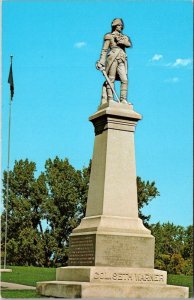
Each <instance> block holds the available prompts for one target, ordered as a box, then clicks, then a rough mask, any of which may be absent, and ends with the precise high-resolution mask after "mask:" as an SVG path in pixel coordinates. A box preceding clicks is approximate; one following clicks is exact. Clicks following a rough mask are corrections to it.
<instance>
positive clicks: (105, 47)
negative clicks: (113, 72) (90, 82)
mask: <svg viewBox="0 0 194 300" xmlns="http://www.w3.org/2000/svg"><path fill="white" fill-rule="evenodd" d="M111 38H112V36H111V34H105V36H104V43H103V46H102V51H101V54H100V59H99V60H98V61H97V63H96V68H97V69H98V70H102V69H105V64H106V57H107V53H108V50H109V47H110V40H111Z"/></svg>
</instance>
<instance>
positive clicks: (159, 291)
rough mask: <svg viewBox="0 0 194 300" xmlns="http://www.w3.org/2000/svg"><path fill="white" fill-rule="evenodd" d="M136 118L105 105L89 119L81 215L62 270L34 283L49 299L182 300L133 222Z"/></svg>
mask: <svg viewBox="0 0 194 300" xmlns="http://www.w3.org/2000/svg"><path fill="white" fill-rule="evenodd" d="M139 120H141V115H140V114H138V113H136V112H135V111H134V110H133V107H132V105H130V104H120V103H117V102H114V101H111V102H109V103H107V104H104V105H101V106H100V107H99V110H98V111H97V112H96V113H95V114H94V115H92V116H91V117H90V121H91V122H92V123H93V125H94V128H95V142H94V152H93V158H92V168H91V175H90V185H89V192H88V200H87V209H86V216H85V218H83V219H82V221H81V223H80V225H79V226H78V227H77V228H75V229H74V230H73V232H72V234H71V236H70V250H69V261H68V265H69V266H68V267H64V268H59V269H57V275H56V281H54V282H40V283H37V290H38V291H39V293H40V294H42V295H46V296H53V297H69V298H77V297H80V298H81V297H82V298H83V297H86V298H87V297H89V298H97V297H105V298H106V297H111V298H114V297H117V298H118V297H119V298H146V297H148V298H153V297H160V298H161V297H163V298H168V297H169V298H170V297H174V298H187V297H188V288H186V287H177V286H169V285H167V284H166V272H164V271H160V270H155V269H154V243H155V239H154V237H153V236H152V235H151V233H150V230H148V229H147V228H145V227H144V225H143V223H142V220H141V219H139V218H138V203H137V186H136V163H135V146H134V132H135V127H136V125H137V122H138V121H139Z"/></svg>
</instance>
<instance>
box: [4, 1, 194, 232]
mask: <svg viewBox="0 0 194 300" xmlns="http://www.w3.org/2000/svg"><path fill="white" fill-rule="evenodd" d="M115 17H119V18H122V19H123V20H124V23H125V28H124V33H125V34H127V35H128V36H130V38H131V40H132V42H133V48H132V49H128V50H127V54H128V62H129V70H128V73H129V100H130V102H132V103H133V105H134V109H135V110H136V111H137V112H139V113H141V114H142V115H143V120H142V121H140V122H139V123H138V126H137V129H136V134H135V142H136V163H137V175H139V176H141V177H142V179H144V180H150V181H153V180H154V181H155V182H156V186H157V187H158V190H159V191H160V194H161V196H160V197H158V198H157V199H155V200H153V201H152V202H151V203H150V205H149V206H148V207H146V208H145V210H144V211H145V213H149V214H151V216H152V218H151V222H152V223H155V222H167V221H170V222H173V223H175V224H179V225H183V226H187V225H189V224H191V223H192V2H191V1H178V0H177V1H167V0H166V1H165V0H162V1H159V0H158V1H157V0H156V1H149V0H144V1H127V0H126V1H125V0H123V1H119V0H115V1H113V0H109V1H95V0H94V1H86V0H82V1H72V0H71V1H16V0H15V1H4V2H3V3H2V36H3V37H2V42H3V43H2V87H3V90H2V105H1V107H2V120H3V121H2V138H3V145H2V151H3V155H2V169H5V168H6V165H7V131H8V109H9V85H8V83H7V78H8V73H9V65H10V55H11V54H12V55H13V74H14V83H15V95H14V100H13V104H12V129H11V168H12V167H13V164H14V161H15V160H18V159H25V158H28V159H29V160H32V161H34V162H36V164H37V172H40V171H42V170H44V163H45V161H46V159H48V158H54V157H55V156H56V155H58V156H59V157H60V158H65V157H68V158H69V160H70V162H71V163H72V165H73V166H74V167H75V168H82V167H83V166H84V165H85V166H87V165H88V162H89V159H90V158H91V157H92V152H93V142H94V132H93V127H92V124H91V123H90V122H89V121H88V117H89V116H90V115H92V114H93V113H94V112H95V111H96V110H97V107H98V105H99V102H100V96H101V86H102V83H103V77H102V74H101V73H100V72H99V71H97V70H96V69H95V63H96V61H97V60H98V59H99V55H100V51H101V47H102V40H103V35H104V34H105V33H107V32H109V31H110V28H111V26H110V24H111V21H112V20H113V19H114V18H115Z"/></svg>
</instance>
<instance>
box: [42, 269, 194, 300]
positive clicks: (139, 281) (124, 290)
mask: <svg viewBox="0 0 194 300" xmlns="http://www.w3.org/2000/svg"><path fill="white" fill-rule="evenodd" d="M166 282H167V273H166V271H160V270H156V269H152V268H124V267H96V266H94V267H92V266H89V267H62V268H58V269H57V274H56V281H48V282H47V281H46V282H38V283H37V291H38V293H40V294H41V295H44V296H49V297H59V298H60V297H62V298H188V293H189V291H188V288H187V287H179V286H172V285H167V284H166Z"/></svg>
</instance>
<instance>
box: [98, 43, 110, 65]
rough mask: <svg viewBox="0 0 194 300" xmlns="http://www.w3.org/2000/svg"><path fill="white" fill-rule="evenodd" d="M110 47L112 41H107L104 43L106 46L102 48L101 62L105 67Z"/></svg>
mask: <svg viewBox="0 0 194 300" xmlns="http://www.w3.org/2000/svg"><path fill="white" fill-rule="evenodd" d="M109 45H110V40H105V41H104V44H103V47H102V51H101V55H100V59H99V62H100V63H101V64H102V65H105V62H106V56H107V53H108V49H109Z"/></svg>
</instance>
